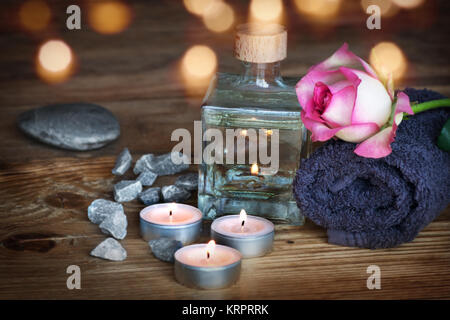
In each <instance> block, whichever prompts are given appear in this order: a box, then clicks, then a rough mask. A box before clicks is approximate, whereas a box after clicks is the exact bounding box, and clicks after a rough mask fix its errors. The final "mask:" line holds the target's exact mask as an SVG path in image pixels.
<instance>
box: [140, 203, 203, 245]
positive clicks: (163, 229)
mask: <svg viewBox="0 0 450 320" xmlns="http://www.w3.org/2000/svg"><path fill="white" fill-rule="evenodd" d="M139 216H140V224H141V236H142V238H144V239H145V240H146V241H150V240H152V239H159V238H162V237H165V238H169V239H175V240H178V241H181V242H182V243H183V245H186V244H190V243H192V242H194V241H196V240H197V239H198V238H199V237H200V232H201V228H202V213H201V211H200V210H199V209H197V208H195V207H192V206H189V205H186V204H180V203H160V204H154V205H151V206H148V207H145V208H144V209H142V210H141V212H140V214H139Z"/></svg>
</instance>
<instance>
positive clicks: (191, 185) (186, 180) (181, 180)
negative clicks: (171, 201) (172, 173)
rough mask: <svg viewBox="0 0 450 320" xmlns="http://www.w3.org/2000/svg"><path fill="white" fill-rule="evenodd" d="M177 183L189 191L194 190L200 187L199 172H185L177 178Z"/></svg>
mask: <svg viewBox="0 0 450 320" xmlns="http://www.w3.org/2000/svg"><path fill="white" fill-rule="evenodd" d="M175 185H176V186H179V187H182V188H184V189H186V190H189V191H194V190H197V189H198V173H196V172H189V173H186V174H183V175H181V176H179V177H178V178H177V180H175Z"/></svg>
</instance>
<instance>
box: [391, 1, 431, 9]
mask: <svg viewBox="0 0 450 320" xmlns="http://www.w3.org/2000/svg"><path fill="white" fill-rule="evenodd" d="M391 1H392V2H393V3H395V4H396V5H397V6H399V7H401V8H405V9H414V8H416V7H418V6H420V5H421V4H423V3H424V2H425V0H391Z"/></svg>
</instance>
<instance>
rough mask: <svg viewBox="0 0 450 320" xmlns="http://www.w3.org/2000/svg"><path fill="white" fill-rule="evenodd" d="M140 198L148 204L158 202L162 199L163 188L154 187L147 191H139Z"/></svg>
mask: <svg viewBox="0 0 450 320" xmlns="http://www.w3.org/2000/svg"><path fill="white" fill-rule="evenodd" d="M138 197H139V200H141V202H142V203H143V204H145V205H147V206H149V205H151V204H155V203H158V202H159V200H160V199H161V188H160V187H154V188H148V189H147V190H145V191H142V192H141V193H139V196H138Z"/></svg>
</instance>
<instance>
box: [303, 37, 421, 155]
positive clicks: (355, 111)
mask: <svg viewBox="0 0 450 320" xmlns="http://www.w3.org/2000/svg"><path fill="white" fill-rule="evenodd" d="M389 83H392V82H391V81H388V84H389ZM296 92H297V96H298V100H299V102H300V105H301V106H302V108H303V109H302V112H301V117H302V121H303V123H304V124H305V127H306V128H307V129H308V130H310V131H311V132H312V135H311V139H312V140H313V141H326V140H329V139H331V138H332V137H337V138H339V139H342V140H345V141H348V142H355V143H359V144H358V145H357V146H356V149H355V153H356V154H358V155H359V156H362V157H367V158H382V157H385V156H387V155H389V154H390V153H391V151H392V149H391V146H390V144H391V142H392V141H394V137H395V131H396V130H397V126H398V125H399V124H400V122H401V121H402V118H403V112H406V113H409V114H413V111H412V109H411V106H410V103H409V97H408V96H407V95H406V94H405V93H403V92H400V93H398V95H397V97H396V98H395V99H394V92H393V89H392V88H386V87H385V86H384V85H383V83H382V82H381V81H380V80H379V79H378V77H377V74H376V73H375V71H374V70H373V69H372V68H371V66H370V65H369V64H368V63H367V62H365V61H364V60H363V59H361V58H359V57H358V56H356V55H355V54H354V53H353V52H351V51H350V50H348V45H347V44H346V43H345V44H344V45H343V46H342V47H341V48H340V49H339V50H338V51H336V52H335V53H334V54H333V55H332V56H331V57H329V58H328V59H326V60H325V61H323V62H321V63H319V64H317V65H315V66H313V67H311V68H310V69H309V71H308V73H307V74H306V75H305V76H304V77H303V78H302V79H301V80H300V81H299V82H298V83H297V86H296Z"/></svg>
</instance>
